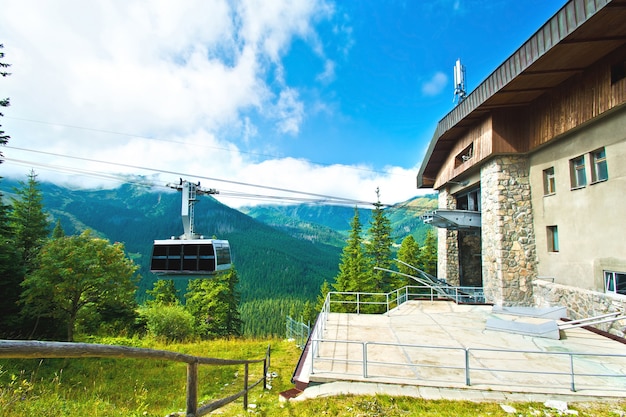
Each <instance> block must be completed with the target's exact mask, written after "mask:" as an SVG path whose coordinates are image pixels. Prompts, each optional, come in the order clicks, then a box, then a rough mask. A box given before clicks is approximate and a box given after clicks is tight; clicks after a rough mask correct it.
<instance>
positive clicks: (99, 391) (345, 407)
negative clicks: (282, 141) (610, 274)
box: [0, 338, 626, 417]
mask: <svg viewBox="0 0 626 417" xmlns="http://www.w3.org/2000/svg"><path fill="white" fill-rule="evenodd" d="M81 341H87V342H94V343H110V344H124V345H131V346H135V347H150V348H155V349H164V350H171V351H177V352H182V353H189V354H193V355H198V356H206V357H217V358H226V359H242V358H248V359H255V358H262V357H263V355H264V353H265V349H266V348H267V345H268V344H269V345H271V347H272V363H271V369H270V370H271V371H272V372H275V373H276V374H277V375H278V376H277V377H276V378H274V379H273V380H272V381H271V382H270V384H271V389H269V390H267V391H263V389H262V388H261V387H257V388H255V389H254V390H253V391H252V392H251V393H250V396H249V404H250V406H251V408H249V409H248V410H247V411H245V410H244V409H243V406H242V404H243V401H242V399H239V400H237V401H235V403H232V404H229V405H227V406H226V407H224V408H222V409H220V410H218V411H216V412H215V414H217V415H222V416H225V417H229V416H244V415H245V416H247V415H255V416H272V417H273V416H277V417H281V416H298V417H300V416H302V417H308V416H311V417H313V416H315V417H317V416H325V415H327V416H426V417H428V416H433V417H435V416H436V417H442V416H490V417H497V416H510V415H511V414H507V413H506V412H505V411H504V410H503V409H502V408H501V407H500V405H499V404H496V403H473V402H469V401H445V400H438V401H426V400H421V399H415V398H409V397H389V396H384V395H378V396H336V397H326V398H318V399H313V400H307V401H302V402H287V403H283V402H279V400H278V393H279V392H281V391H284V390H287V389H289V388H292V384H291V382H290V380H291V375H292V372H293V369H294V368H295V365H296V362H297V360H298V357H299V355H300V351H299V350H298V348H297V347H296V346H295V344H293V343H291V342H288V341H284V340H259V339H254V340H252V339H245V340H240V339H237V340H216V341H210V342H207V341H203V342H198V343H187V344H182V343H181V344H164V343H158V342H155V341H151V340H146V339H110V338H107V339H96V338H88V339H87V340H81ZM249 372H250V381H255V380H258V379H259V378H261V377H262V373H263V369H262V365H261V364H259V365H256V364H255V365H251V366H250V371H249ZM199 381H200V388H199V395H198V396H199V398H200V400H201V401H204V402H210V401H213V400H215V399H218V398H222V397H225V396H227V395H230V394H232V393H235V392H237V391H239V390H241V389H242V388H243V366H221V367H216V366H201V367H200V374H199ZM185 384H186V366H185V364H182V363H174V362H168V361H147V360H135V359H93V358H89V359H46V360H14V359H13V360H7V359H4V360H0V416H6V417H9V416H10V417H22V416H24V417H26V416H29V417H30V416H37V417H46V416H51V417H52V416H54V417H59V416H67V417H75V416H76V417H78V416H81V417H82V416H86V415H88V416H107V417H109V416H112V417H114V416H125V417H126V416H142V417H143V416H161V417H162V416H166V415H168V414H170V413H172V412H179V411H184V409H185ZM510 405H512V406H513V407H515V409H516V413H515V414H513V415H515V416H551V415H552V416H557V415H558V413H557V412H556V411H555V410H552V411H549V410H546V409H545V407H544V406H543V405H542V404H538V403H517V404H510ZM569 407H570V409H573V410H576V411H578V415H579V416H613V417H615V416H626V401H622V402H614V403H581V404H570V405H569Z"/></svg>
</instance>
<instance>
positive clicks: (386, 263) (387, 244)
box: [365, 188, 395, 292]
mask: <svg viewBox="0 0 626 417" xmlns="http://www.w3.org/2000/svg"><path fill="white" fill-rule="evenodd" d="M369 237H370V240H369V242H368V243H367V244H366V245H365V248H366V253H367V255H368V256H369V257H370V258H371V259H372V263H373V264H374V266H377V267H379V268H384V269H389V268H390V267H391V247H392V245H393V240H392V238H391V222H390V221H389V219H388V218H387V215H386V214H385V211H384V210H383V205H382V204H381V202H380V190H379V189H378V188H377V189H376V203H374V212H373V213H372V220H371V221H370V228H369ZM373 274H374V279H375V280H376V287H377V288H376V290H377V291H378V292H389V291H391V290H394V289H395V288H392V287H393V285H392V282H393V280H392V277H391V274H390V273H388V272H385V271H380V270H375V271H374V272H373Z"/></svg>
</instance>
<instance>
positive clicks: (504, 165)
mask: <svg viewBox="0 0 626 417" xmlns="http://www.w3.org/2000/svg"><path fill="white" fill-rule="evenodd" d="M480 182H481V205H482V214H481V217H482V218H481V223H482V256H483V259H482V262H483V266H482V269H483V287H484V290H485V297H486V299H487V301H488V302H491V303H494V304H496V305H502V306H532V305H533V295H532V292H533V288H532V280H533V279H534V278H535V277H536V276H537V253H536V246H535V234H534V229H533V211H532V204H531V191H530V181H529V164H528V158H527V157H525V156H518V155H512V156H499V157H496V158H494V159H492V160H491V161H489V162H487V163H486V164H484V165H483V167H482V168H481V173H480Z"/></svg>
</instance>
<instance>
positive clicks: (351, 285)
mask: <svg viewBox="0 0 626 417" xmlns="http://www.w3.org/2000/svg"><path fill="white" fill-rule="evenodd" d="M351 227H352V230H351V231H350V237H349V238H348V242H347V243H346V246H345V247H344V249H343V253H342V255H341V263H340V264H339V274H338V275H337V277H336V278H335V284H334V285H333V286H334V288H335V290H336V291H345V292H350V291H361V292H370V291H375V290H376V283H375V282H374V277H373V276H372V265H371V262H370V259H369V258H367V256H366V254H365V249H364V247H363V240H362V238H361V222H360V219H359V212H358V211H357V210H356V208H355V210H354V217H353V219H352V223H351Z"/></svg>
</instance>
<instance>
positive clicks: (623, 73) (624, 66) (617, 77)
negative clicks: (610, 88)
mask: <svg viewBox="0 0 626 417" xmlns="http://www.w3.org/2000/svg"><path fill="white" fill-rule="evenodd" d="M624 78H626V60H624V61H623V62H618V63H616V64H614V65H612V66H611V85H613V84H616V83H618V82H619V81H621V80H623V79H624Z"/></svg>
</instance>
